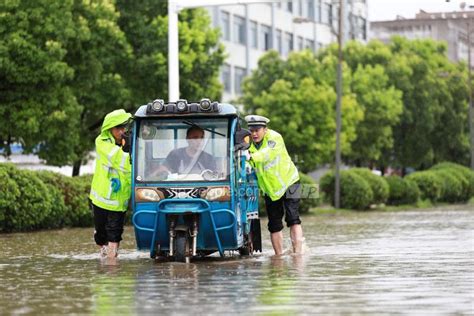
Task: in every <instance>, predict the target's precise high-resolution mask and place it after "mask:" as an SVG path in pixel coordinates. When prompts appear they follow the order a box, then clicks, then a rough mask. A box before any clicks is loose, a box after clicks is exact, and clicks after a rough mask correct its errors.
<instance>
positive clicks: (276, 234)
mask: <svg viewBox="0 0 474 316" xmlns="http://www.w3.org/2000/svg"><path fill="white" fill-rule="evenodd" d="M245 120H246V121H247V125H248V127H249V130H250V132H251V134H252V140H253V143H252V144H251V146H250V148H249V152H250V155H251V158H250V163H251V164H252V166H253V167H254V168H255V170H256V174H257V179H258V186H259V188H260V190H262V191H263V192H264V194H265V206H266V209H267V214H268V230H269V231H270V233H271V235H270V237H271V241H272V246H273V250H274V251H275V254H277V255H280V254H282V253H283V232H282V230H283V223H282V218H283V215H284V216H285V221H286V224H287V226H288V227H290V236H291V242H292V245H293V251H294V252H295V253H301V250H302V242H303V229H302V228H301V220H300V218H299V214H298V206H299V202H300V196H299V192H300V190H299V189H300V184H299V174H298V170H297V169H296V166H295V165H294V163H293V162H292V161H291V158H290V156H289V155H288V152H287V151H286V147H285V143H284V141H283V138H282V137H281V135H280V134H278V133H277V132H275V131H273V130H271V129H268V128H267V123H268V122H270V120H269V119H268V118H266V117H263V116H260V115H247V116H246V117H245Z"/></svg>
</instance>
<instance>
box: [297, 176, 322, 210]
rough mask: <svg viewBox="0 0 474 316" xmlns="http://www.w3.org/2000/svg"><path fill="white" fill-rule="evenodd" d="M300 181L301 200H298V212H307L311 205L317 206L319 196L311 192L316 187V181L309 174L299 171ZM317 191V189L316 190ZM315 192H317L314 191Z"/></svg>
mask: <svg viewBox="0 0 474 316" xmlns="http://www.w3.org/2000/svg"><path fill="white" fill-rule="evenodd" d="M300 183H301V201H300V208H299V212H300V213H307V212H309V210H310V209H311V208H313V207H316V206H318V204H319V201H320V198H319V197H318V196H314V194H312V193H313V192H314V191H313V190H314V189H315V188H316V189H317V185H318V184H317V183H316V182H315V181H314V180H313V178H311V177H310V176H308V175H306V174H304V173H301V172H300ZM318 191H319V190H318ZM314 193H315V194H317V193H319V192H314Z"/></svg>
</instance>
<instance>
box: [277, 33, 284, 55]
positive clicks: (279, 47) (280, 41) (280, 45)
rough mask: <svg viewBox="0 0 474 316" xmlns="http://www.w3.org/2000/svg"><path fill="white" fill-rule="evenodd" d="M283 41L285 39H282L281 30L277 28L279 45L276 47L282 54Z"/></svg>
mask: <svg viewBox="0 0 474 316" xmlns="http://www.w3.org/2000/svg"><path fill="white" fill-rule="evenodd" d="M282 42H283V40H282V38H281V30H277V31H276V45H277V47H276V49H277V50H278V52H279V53H280V54H283V45H282Z"/></svg>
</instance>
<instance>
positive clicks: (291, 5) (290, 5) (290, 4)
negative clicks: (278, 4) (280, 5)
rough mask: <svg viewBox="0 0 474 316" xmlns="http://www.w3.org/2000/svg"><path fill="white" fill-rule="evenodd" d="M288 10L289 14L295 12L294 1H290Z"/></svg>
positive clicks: (287, 4) (287, 5) (287, 6)
mask: <svg viewBox="0 0 474 316" xmlns="http://www.w3.org/2000/svg"><path fill="white" fill-rule="evenodd" d="M286 9H287V10H288V12H293V1H288V2H287V3H286Z"/></svg>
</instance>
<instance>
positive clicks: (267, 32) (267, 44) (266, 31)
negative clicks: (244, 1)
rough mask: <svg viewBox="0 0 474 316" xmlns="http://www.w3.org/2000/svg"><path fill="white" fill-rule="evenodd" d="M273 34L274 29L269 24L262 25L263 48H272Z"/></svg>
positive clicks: (261, 39) (261, 40) (261, 38)
mask: <svg viewBox="0 0 474 316" xmlns="http://www.w3.org/2000/svg"><path fill="white" fill-rule="evenodd" d="M271 34H272V30H271V28H270V27H269V26H267V25H261V27H260V43H261V45H262V49H263V50H269V49H270V48H271V43H272V42H271V39H272V37H271Z"/></svg>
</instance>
